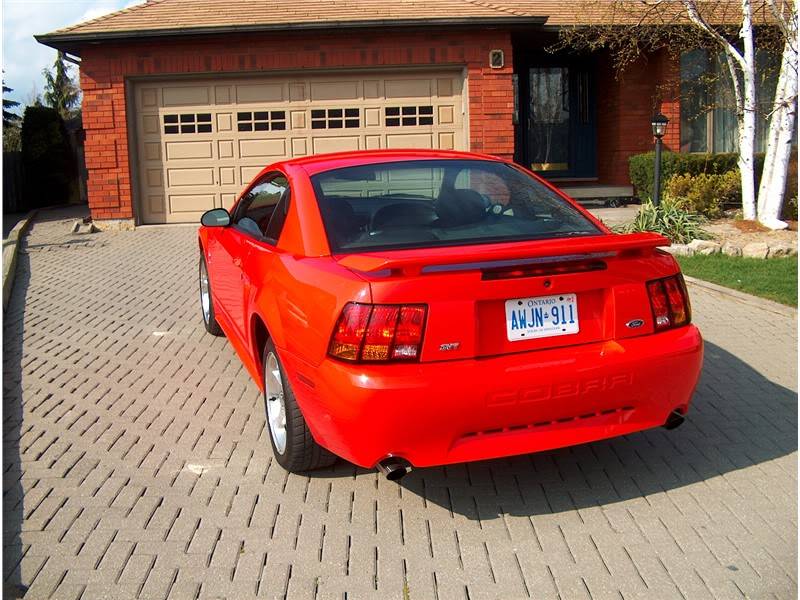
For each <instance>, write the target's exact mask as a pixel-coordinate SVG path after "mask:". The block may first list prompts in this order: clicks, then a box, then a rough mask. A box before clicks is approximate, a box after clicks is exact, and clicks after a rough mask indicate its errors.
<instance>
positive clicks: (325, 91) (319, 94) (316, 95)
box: [311, 81, 360, 102]
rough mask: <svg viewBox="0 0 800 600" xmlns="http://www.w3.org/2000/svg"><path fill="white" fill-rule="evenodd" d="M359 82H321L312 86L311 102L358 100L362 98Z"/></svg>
mask: <svg viewBox="0 0 800 600" xmlns="http://www.w3.org/2000/svg"><path fill="white" fill-rule="evenodd" d="M358 88H359V82H358V81H321V82H318V83H312V84H311V101H312V102H325V101H328V100H357V99H359V98H360V94H359V89H358Z"/></svg>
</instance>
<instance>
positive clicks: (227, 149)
mask: <svg viewBox="0 0 800 600" xmlns="http://www.w3.org/2000/svg"><path fill="white" fill-rule="evenodd" d="M217 149H218V152H219V157H220V158H233V140H219V142H217Z"/></svg>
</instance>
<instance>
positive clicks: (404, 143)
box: [386, 133, 433, 149]
mask: <svg viewBox="0 0 800 600" xmlns="http://www.w3.org/2000/svg"><path fill="white" fill-rule="evenodd" d="M386 147H387V148H389V149H392V148H433V135H432V134H430V133H398V134H393V135H387V136H386Z"/></svg>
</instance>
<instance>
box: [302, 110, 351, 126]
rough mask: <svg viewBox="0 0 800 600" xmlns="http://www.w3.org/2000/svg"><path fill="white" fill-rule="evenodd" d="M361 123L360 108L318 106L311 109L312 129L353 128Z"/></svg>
mask: <svg viewBox="0 0 800 600" xmlns="http://www.w3.org/2000/svg"><path fill="white" fill-rule="evenodd" d="M360 125H361V117H360V109H358V108H318V109H315V110H312V111H311V129H342V128H347V129H351V128H354V127H359V126H360Z"/></svg>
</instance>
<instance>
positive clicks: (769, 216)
mask: <svg viewBox="0 0 800 600" xmlns="http://www.w3.org/2000/svg"><path fill="white" fill-rule="evenodd" d="M778 90H779V91H782V92H783V98H782V104H781V106H779V107H778V108H777V109H776V110H775V112H774V113H773V114H772V118H771V119H770V126H769V128H770V142H772V144H771V145H774V150H773V152H772V156H771V160H772V163H771V165H769V166H770V171H769V173H768V174H769V179H768V180H767V181H765V182H762V185H761V188H760V190H759V199H758V201H759V205H761V206H762V208H761V209H760V211H759V215H758V220H759V221H760V222H761V223H763V224H764V225H766V226H767V227H769V228H770V229H785V228H786V227H787V224H786V223H785V222H784V221H781V220H780V216H781V208H782V207H783V201H784V194H785V190H786V177H787V174H788V171H789V161H790V160H791V155H792V141H793V139H794V131H795V106H796V105H795V100H796V99H797V48H796V46H795V47H792V45H791V44H789V43H788V42H787V44H786V48H785V49H784V58H783V61H782V65H781V74H780V78H779V82H778ZM773 129H775V130H777V131H776V133H775V135H774V141H773V134H772V130H773ZM767 154H768V157H767V158H770V157H769V152H768V153H767ZM767 166H768V165H767V164H766V158H765V164H764V171H765V174H767V173H766V171H767ZM762 196H763V198H762Z"/></svg>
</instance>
